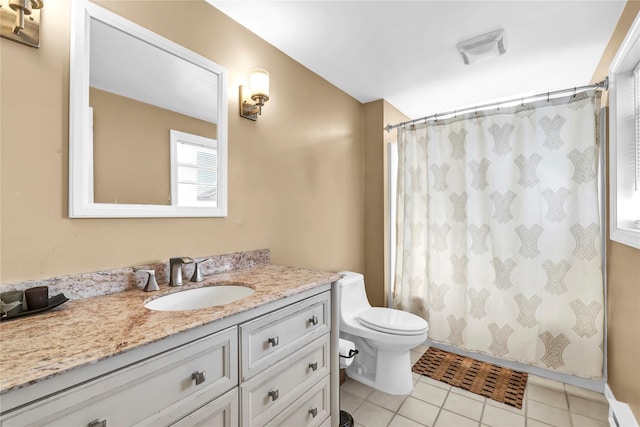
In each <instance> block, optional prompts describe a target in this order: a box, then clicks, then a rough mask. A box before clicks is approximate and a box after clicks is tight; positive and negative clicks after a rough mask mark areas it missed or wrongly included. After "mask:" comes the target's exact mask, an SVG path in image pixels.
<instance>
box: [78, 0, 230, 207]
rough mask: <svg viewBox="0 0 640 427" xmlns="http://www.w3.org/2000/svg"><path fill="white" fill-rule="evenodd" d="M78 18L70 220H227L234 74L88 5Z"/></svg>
mask: <svg viewBox="0 0 640 427" xmlns="http://www.w3.org/2000/svg"><path fill="white" fill-rule="evenodd" d="M72 14H73V17H72V27H71V69H70V105H69V116H70V126H69V216H70V217H71V218H81V217H86V218H134V217H222V216H226V215H227V97H226V74H227V73H226V70H225V69H224V68H223V67H221V66H219V65H218V64H216V63H215V62H213V61H211V60H209V59H207V58H205V57H203V56H201V55H198V54H196V53H194V52H192V51H190V50H188V49H186V48H184V47H182V46H180V45H178V44H176V43H174V42H172V41H170V40H167V39H165V38H163V37H161V36H159V35H158V34H155V33H153V32H151V31H149V30H147V29H145V28H143V27H141V26H139V25H137V24H135V23H133V22H131V21H128V20H126V19H124V18H122V17H121V16H119V15H116V14H114V13H112V12H110V11H108V10H106V9H103V8H102V7H100V6H98V5H95V4H93V3H90V2H88V1H87V0H75V1H74V2H73V3H72Z"/></svg>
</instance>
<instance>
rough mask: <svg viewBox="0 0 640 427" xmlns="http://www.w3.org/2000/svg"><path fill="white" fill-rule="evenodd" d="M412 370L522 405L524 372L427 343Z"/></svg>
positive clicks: (494, 398)
mask: <svg viewBox="0 0 640 427" xmlns="http://www.w3.org/2000/svg"><path fill="white" fill-rule="evenodd" d="M413 372H415V373H416V374H420V375H424V376H427V377H431V378H433V379H435V380H439V381H443V382H445V383H449V384H451V385H453V386H456V387H460V388H462V389H465V390H468V391H470V392H472V393H476V394H479V395H481V396H485V397H488V398H490V399H493V400H495V401H498V402H502V403H505V404H507V405H510V406H514V407H516V408H518V409H522V397H523V396H524V389H525V387H526V386H527V374H526V373H524V372H519V371H514V370H512V369H508V368H501V367H500V366H496V365H492V364H491V363H486V362H480V361H478V360H475V359H472V358H470V357H464V356H459V355H457V354H453V353H449V352H447V351H443V350H438V349H437V348H433V347H429V349H428V350H427V351H426V352H425V353H424V354H423V355H422V357H421V358H420V360H418V361H417V362H416V363H415V365H413Z"/></svg>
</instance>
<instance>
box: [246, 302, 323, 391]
mask: <svg viewBox="0 0 640 427" xmlns="http://www.w3.org/2000/svg"><path fill="white" fill-rule="evenodd" d="M329 296H330V293H329V292H324V293H322V294H320V295H316V296H314V297H311V298H309V299H306V300H304V301H301V302H299V303H297V304H292V305H290V306H288V307H285V308H283V309H280V310H278V311H275V312H273V313H270V314H267V315H264V316H262V317H259V318H257V319H255V320H252V321H250V322H247V323H245V324H243V325H240V337H241V346H242V351H241V354H242V361H241V366H242V368H241V371H242V380H243V381H245V380H247V379H249V378H251V377H252V376H253V375H255V374H257V373H258V372H260V371H261V370H263V369H266V368H267V367H269V366H271V365H273V364H275V363H276V362H278V361H279V360H282V359H283V358H284V357H286V356H287V355H288V354H290V353H293V352H294V351H296V350H298V349H300V348H302V347H304V346H305V345H306V344H307V343H309V342H311V341H312V340H314V339H316V338H318V337H320V336H322V335H324V334H326V333H327V332H329V330H330V328H331V325H330V322H331V315H330V310H331V307H330V300H329Z"/></svg>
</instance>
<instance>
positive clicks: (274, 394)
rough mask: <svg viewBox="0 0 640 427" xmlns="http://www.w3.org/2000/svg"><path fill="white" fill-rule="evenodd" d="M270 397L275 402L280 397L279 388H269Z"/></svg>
mask: <svg viewBox="0 0 640 427" xmlns="http://www.w3.org/2000/svg"><path fill="white" fill-rule="evenodd" d="M269 397H271V401H272V402H275V401H276V400H278V398H279V397H280V392H279V391H278V390H269Z"/></svg>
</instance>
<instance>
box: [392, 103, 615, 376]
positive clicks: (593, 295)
mask: <svg viewBox="0 0 640 427" xmlns="http://www.w3.org/2000/svg"><path fill="white" fill-rule="evenodd" d="M598 105H599V97H598V96H597V95H596V93H595V92H584V93H581V94H578V95H573V96H569V97H566V98H559V99H552V100H546V99H545V100H543V101H540V102H537V103H532V104H522V105H519V106H517V107H510V108H500V109H498V110H492V111H490V112H486V111H485V112H482V113H471V114H468V115H466V116H464V117H456V118H452V119H447V120H439V121H429V122H427V123H424V124H420V125H418V124H416V125H414V126H412V127H410V128H407V129H402V128H399V130H398V196H397V197H398V198H397V251H396V253H397V257H396V278H395V288H394V306H395V307H396V308H399V309H403V310H406V311H410V312H412V313H414V314H418V315H420V316H422V317H424V318H425V319H427V320H428V322H429V338H430V339H431V340H432V341H434V342H440V343H446V344H451V345H454V346H456V347H459V348H461V349H464V350H468V351H473V352H480V353H485V354H488V355H492V356H496V357H499V358H504V359H510V360H514V361H518V362H523V363H527V364H531V365H535V366H539V367H542V368H547V369H552V370H556V371H559V372H563V373H568V374H573V375H578V376H582V377H587V378H600V377H602V369H603V347H604V344H603V336H604V335H603V334H604V332H603V327H604V305H603V304H604V289H603V279H602V268H601V250H600V247H601V246H600V245H601V235H600V217H599V209H600V204H599V195H598V179H597V176H598V175H597V163H598V162H597V159H598V144H599V142H598V140H597V130H596V126H597V123H596V110H597V108H598Z"/></svg>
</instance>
